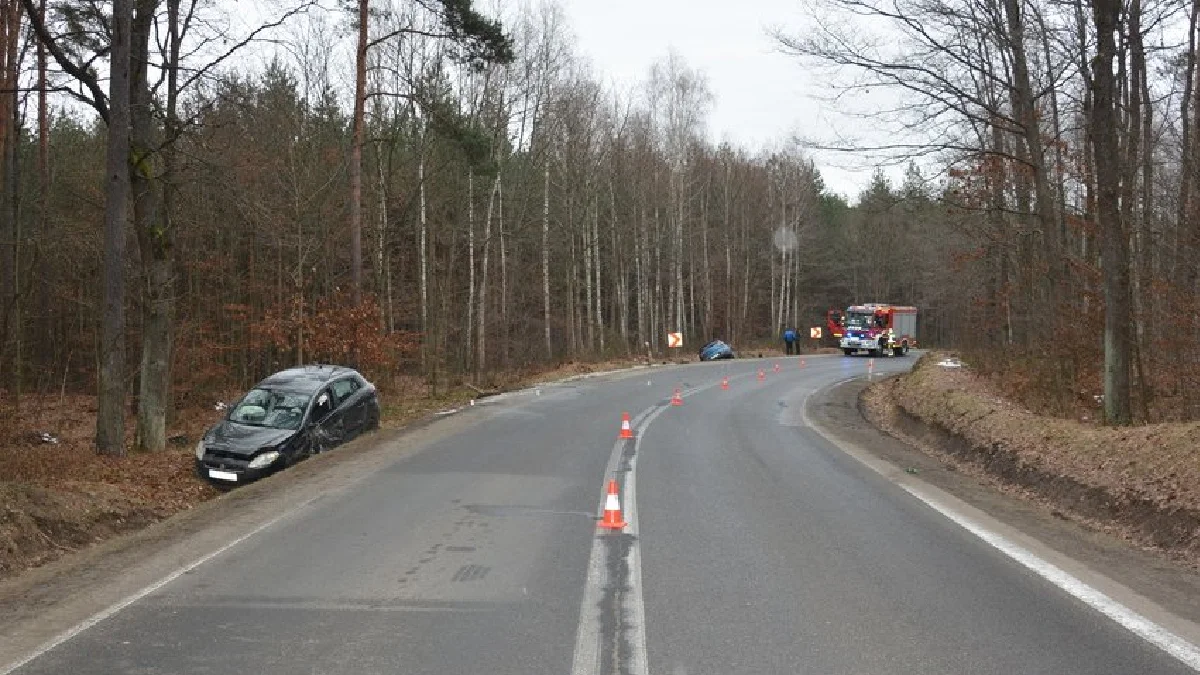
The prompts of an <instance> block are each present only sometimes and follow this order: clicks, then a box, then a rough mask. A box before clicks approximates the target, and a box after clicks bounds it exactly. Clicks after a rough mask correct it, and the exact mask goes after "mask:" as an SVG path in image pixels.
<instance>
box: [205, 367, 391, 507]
mask: <svg viewBox="0 0 1200 675" xmlns="http://www.w3.org/2000/svg"><path fill="white" fill-rule="evenodd" d="M378 427H379V398H378V396H377V395H376V392H375V385H373V384H371V383H370V382H368V381H367V379H366V378H364V377H363V376H362V375H361V374H359V372H358V371H356V370H354V369H352V368H345V367H342V366H328V365H313V366H301V367H297V368H290V369H288V370H284V371H280V372H278V373H275V374H274V375H272V376H270V377H268V378H266V379H265V380H263V381H262V382H259V383H258V384H257V385H255V386H254V388H253V389H251V390H250V391H249V392H247V393H246V395H245V396H243V397H242V400H240V401H238V403H237V404H236V405H234V406H232V407H231V408H230V409H229V412H228V414H226V415H225V419H223V420H221V421H220V422H219V423H218V424H217V425H215V426H214V427H213V428H211V429H209V430H208V431H207V432H206V433H205V434H204V437H203V438H202V439H201V440H200V442H199V443H198V444H197V445H196V472H197V474H199V475H200V476H201V477H203V478H206V479H208V480H210V481H212V482H215V483H218V484H225V485H232V484H237V483H246V482H250V481H253V480H255V479H258V478H261V477H263V476H266V475H268V474H271V473H274V472H276V471H279V470H280V469H283V468H286V467H288V466H291V465H292V464H295V463H296V462H299V461H300V460H302V459H305V458H306V457H310V456H312V455H315V454H318V453H320V452H323V451H325V450H328V449H330V448H333V447H335V446H337V445H340V444H341V443H344V442H346V441H348V440H350V439H352V438H354V437H355V436H358V435H359V434H361V433H363V432H365V431H369V430H371V429H376V428H378Z"/></svg>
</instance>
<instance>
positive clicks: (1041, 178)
mask: <svg viewBox="0 0 1200 675" xmlns="http://www.w3.org/2000/svg"><path fill="white" fill-rule="evenodd" d="M1003 2H1004V10H1005V18H1006V20H1007V25H1008V36H1007V37H1008V44H1009V48H1010V50H1011V53H1012V69H1013V91H1012V98H1013V110H1014V112H1015V113H1016V116H1017V121H1018V122H1019V123H1020V125H1021V132H1022V134H1023V137H1024V141H1025V149H1026V151H1027V152H1028V155H1027V161H1028V162H1029V165H1030V168H1031V169H1032V171H1033V189H1034V199H1035V201H1036V204H1035V205H1034V208H1035V210H1036V213H1037V218H1038V224H1039V225H1040V227H1041V231H1042V236H1043V238H1044V240H1045V242H1046V244H1047V249H1048V250H1047V252H1046V257H1047V261H1048V263H1049V264H1048V268H1047V270H1048V274H1047V275H1046V281H1047V284H1048V286H1049V298H1048V299H1049V303H1050V305H1049V307H1048V308H1047V309H1048V310H1049V311H1051V312H1054V311H1055V308H1056V307H1057V303H1058V299H1059V292H1060V290H1061V289H1059V285H1060V279H1061V277H1062V266H1063V265H1064V261H1063V260H1062V257H1061V251H1062V242H1061V241H1060V240H1059V234H1060V231H1061V228H1060V226H1059V222H1058V214H1057V209H1056V208H1055V204H1054V196H1053V192H1052V191H1051V190H1050V179H1049V176H1048V172H1047V171H1046V152H1045V146H1044V143H1043V141H1042V131H1041V126H1040V125H1039V123H1038V115H1037V111H1036V110H1035V108H1034V93H1033V84H1032V81H1031V79H1030V75H1029V59H1028V54H1027V52H1026V49H1025V24H1026V21H1025V18H1024V17H1023V16H1022V12H1021V2H1022V0H1003Z"/></svg>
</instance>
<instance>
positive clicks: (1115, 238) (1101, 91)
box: [1090, 0, 1132, 425]
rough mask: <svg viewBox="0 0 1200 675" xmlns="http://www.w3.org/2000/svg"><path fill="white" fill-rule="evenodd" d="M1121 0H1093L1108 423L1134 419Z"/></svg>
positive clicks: (1094, 140)
mask: <svg viewBox="0 0 1200 675" xmlns="http://www.w3.org/2000/svg"><path fill="white" fill-rule="evenodd" d="M1120 15H1121V2H1120V0H1093V2H1092V17H1093V20H1094V22H1095V27H1096V55H1095V57H1094V58H1093V59H1092V76H1093V78H1094V79H1093V87H1092V89H1093V92H1094V100H1093V102H1092V106H1093V110H1092V119H1091V125H1090V128H1091V134H1092V152H1093V155H1094V162H1095V164H1094V166H1095V168H1096V188H1097V195H1096V197H1097V198H1096V212H1097V216H1098V217H1099V221H1100V231H1101V235H1102V237H1103V238H1102V241H1101V258H1102V261H1103V268H1104V270H1103V272H1104V308H1105V315H1104V413H1105V418H1106V419H1107V421H1108V423H1109V424H1116V425H1123V424H1129V423H1130V421H1131V414H1130V400H1129V365H1130V340H1129V326H1130V322H1131V320H1132V316H1131V311H1130V297H1129V264H1128V263H1129V253H1128V247H1129V244H1128V240H1127V239H1126V235H1125V228H1124V227H1123V224H1122V223H1121V213H1120V205H1119V194H1120V166H1119V161H1118V157H1117V115H1116V103H1117V101H1116V91H1117V83H1116V78H1115V76H1114V75H1113V59H1114V57H1115V56H1116V52H1117V46H1116V41H1115V39H1114V37H1113V34H1114V33H1115V32H1116V31H1117V30H1118V28H1119V25H1118V24H1119V20H1120Z"/></svg>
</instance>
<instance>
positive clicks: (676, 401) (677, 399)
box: [671, 387, 683, 405]
mask: <svg viewBox="0 0 1200 675" xmlns="http://www.w3.org/2000/svg"><path fill="white" fill-rule="evenodd" d="M671 405H683V397H682V396H680V395H679V387H675V395H674V396H672V397H671Z"/></svg>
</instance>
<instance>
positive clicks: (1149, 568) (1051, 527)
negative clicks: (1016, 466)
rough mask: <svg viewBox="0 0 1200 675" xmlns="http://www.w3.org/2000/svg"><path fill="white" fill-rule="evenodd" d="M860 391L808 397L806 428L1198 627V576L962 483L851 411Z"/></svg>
mask: <svg viewBox="0 0 1200 675" xmlns="http://www.w3.org/2000/svg"><path fill="white" fill-rule="evenodd" d="M867 384H868V383H867V381H866V380H862V379H858V380H853V381H849V382H843V383H841V384H839V385H836V386H834V387H832V388H829V389H825V390H823V391H821V392H818V393H817V394H816V395H814V396H813V397H811V398H810V399H809V402H808V411H807V414H808V415H809V418H810V420H811V422H812V424H813V425H814V426H815V427H817V428H818V429H819V430H820V431H821V432H822V433H823V434H824V435H825V436H826V437H828V438H830V440H833V441H835V443H836V444H838V445H839V446H842V447H843V449H847V450H853V451H855V452H858V453H869V455H870V456H872V457H873V458H876V459H878V460H882V461H883V462H885V463H886V464H888V465H891V466H892V467H894V468H895V471H896V472H900V473H903V474H905V475H906V476H907V478H908V479H909V480H920V481H922V482H924V483H925V484H928V485H930V486H932V487H934V488H937V489H939V490H941V491H943V492H945V493H947V494H949V495H951V496H952V497H954V498H957V499H958V500H961V501H962V502H965V503H966V504H968V505H970V506H971V507H973V508H975V509H978V510H979V511H980V512H982V513H984V514H986V515H987V516H989V517H990V518H993V519H995V520H996V521H998V522H999V523H1002V524H1003V525H1004V526H1007V527H1008V528H1011V529H1012V530H1013V531H1016V532H1020V533H1022V534H1023V535H1025V536H1026V537H1028V539H1029V540H1032V541H1033V542H1036V544H1037V545H1038V546H1039V547H1042V550H1043V551H1044V552H1045V553H1046V555H1047V557H1051V556H1052V557H1058V558H1060V559H1069V560H1071V561H1074V562H1075V563H1077V564H1078V567H1079V568H1080V569H1082V570H1085V573H1087V575H1088V576H1091V577H1093V578H1092V579H1090V580H1089V581H1091V582H1097V580H1098V583H1099V584H1100V585H1102V586H1103V585H1109V586H1113V587H1121V588H1124V589H1128V591H1131V592H1132V593H1133V594H1136V595H1137V596H1140V597H1141V598H1144V599H1145V600H1147V601H1149V603H1153V605H1154V606H1155V607H1151V608H1147V607H1140V608H1138V609H1140V610H1142V611H1147V610H1148V609H1149V610H1152V611H1147V613H1150V614H1169V615H1170V616H1169V617H1166V618H1167V619H1170V618H1175V619H1178V620H1179V621H1177V622H1172V623H1179V624H1193V625H1194V624H1200V573H1197V572H1196V571H1195V570H1192V569H1189V568H1186V567H1184V566H1183V565H1181V564H1179V563H1176V562H1173V561H1170V560H1167V559H1165V558H1164V557H1162V556H1161V555H1159V554H1156V553H1154V552H1150V551H1145V550H1141V549H1138V548H1136V547H1134V546H1132V545H1130V544H1129V543H1128V542H1126V541H1123V540H1121V539H1118V538H1116V537H1114V536H1112V535H1109V534H1107V533H1105V532H1101V531H1097V530H1092V529H1088V528H1086V527H1084V526H1083V525H1081V524H1078V523H1075V522H1071V521H1066V520H1064V519H1062V517H1061V516H1058V515H1055V512H1054V510H1053V509H1052V508H1050V507H1049V506H1047V505H1044V504H1041V503H1038V502H1034V501H1030V500H1027V499H1023V498H1021V497H1019V496H1017V495H1012V494H1005V493H1003V492H1000V491H998V490H997V489H996V488H995V487H994V486H992V485H990V484H989V483H988V482H987V481H986V480H981V479H979V478H975V477H972V476H969V475H965V474H963V473H961V472H959V471H957V470H956V469H955V467H954V466H953V465H952V464H949V463H945V462H943V461H942V460H941V459H938V458H936V457H935V456H933V455H930V454H927V453H925V452H923V451H921V450H920V449H918V448H915V447H913V446H911V445H909V444H907V443H905V442H904V441H901V440H899V439H897V438H894V437H892V436H889V435H887V434H886V433H884V432H883V431H881V430H879V429H877V428H876V427H874V426H873V425H872V424H871V423H870V422H868V421H867V420H866V419H865V418H864V417H863V415H862V413H861V411H860V409H859V396H860V394H861V393H862V391H863V390H864V389H865V388H866V386H867ZM1159 609H1161V612H1159V611H1157V610H1159ZM1157 618H1160V619H1162V618H1163V617H1161V616H1160V617H1157ZM1184 628H1190V626H1186V625H1185V626H1184ZM1180 632H1184V633H1186V632H1190V631H1189V630H1183V631H1180Z"/></svg>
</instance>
